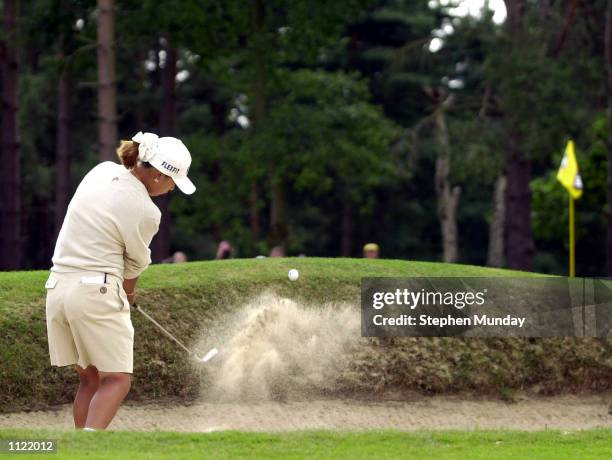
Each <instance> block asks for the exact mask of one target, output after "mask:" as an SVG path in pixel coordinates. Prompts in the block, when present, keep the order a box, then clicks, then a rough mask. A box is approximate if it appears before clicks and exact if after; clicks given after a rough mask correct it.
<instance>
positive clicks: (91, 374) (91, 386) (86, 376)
mask: <svg viewBox="0 0 612 460" xmlns="http://www.w3.org/2000/svg"><path fill="white" fill-rule="evenodd" d="M76 370H77V372H78V374H79V381H80V382H79V389H78V390H77V394H76V396H75V398H74V404H73V406H72V413H73V415H74V427H75V428H83V427H84V426H85V421H86V420H87V412H88V410H89V403H90V402H91V398H93V395H94V394H95V393H96V391H97V390H98V383H99V381H100V376H99V375H98V369H96V368H95V367H94V366H87V367H86V368H85V369H83V368H82V367H81V366H79V365H78V364H77V365H76Z"/></svg>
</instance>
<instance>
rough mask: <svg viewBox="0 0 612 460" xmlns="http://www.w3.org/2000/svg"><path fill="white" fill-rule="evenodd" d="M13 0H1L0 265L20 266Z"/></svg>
mask: <svg viewBox="0 0 612 460" xmlns="http://www.w3.org/2000/svg"><path fill="white" fill-rule="evenodd" d="M15 15H16V11H15V1H14V0H5V1H4V11H3V20H2V29H3V37H2V38H3V40H2V42H1V43H0V63H1V64H0V65H1V68H0V71H1V73H2V93H1V105H2V107H1V113H2V115H1V116H2V136H1V140H0V150H1V153H2V171H3V179H2V185H3V186H2V214H1V216H0V217H1V218H0V229H1V235H0V236H1V242H0V267H1V268H3V269H18V268H20V267H21V250H22V247H21V199H20V198H21V197H20V194H21V186H20V184H21V167H20V150H19V136H18V126H17V108H18V87H17V84H18V71H19V65H18V59H17V55H18V53H17V37H16V35H17V28H16V17H15Z"/></svg>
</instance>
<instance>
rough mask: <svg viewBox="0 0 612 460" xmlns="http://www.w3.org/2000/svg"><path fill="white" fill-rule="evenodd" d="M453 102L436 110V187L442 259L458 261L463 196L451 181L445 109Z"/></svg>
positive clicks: (449, 99) (447, 101)
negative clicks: (458, 226)
mask: <svg viewBox="0 0 612 460" xmlns="http://www.w3.org/2000/svg"><path fill="white" fill-rule="evenodd" d="M451 103H452V98H451V97H450V96H449V97H447V98H446V100H445V101H444V102H442V103H441V104H440V105H439V107H438V108H437V109H436V112H435V115H434V116H435V122H436V138H437V142H438V147H439V149H440V150H439V152H438V157H437V158H436V173H435V179H434V180H435V188H436V197H437V200H438V219H439V220H440V230H441V233H442V248H443V253H442V260H443V261H444V262H449V263H452V262H456V261H457V259H458V257H459V249H458V246H459V242H458V235H457V233H458V232H457V208H458V206H459V199H460V197H461V188H460V187H457V186H455V187H451V185H450V181H449V178H448V176H449V171H450V147H449V140H448V128H447V126H446V115H445V110H446V109H447V108H448V106H449V105H450V104H451Z"/></svg>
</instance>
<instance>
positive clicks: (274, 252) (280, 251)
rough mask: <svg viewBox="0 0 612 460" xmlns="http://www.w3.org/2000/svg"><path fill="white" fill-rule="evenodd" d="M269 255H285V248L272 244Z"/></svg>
mask: <svg viewBox="0 0 612 460" xmlns="http://www.w3.org/2000/svg"><path fill="white" fill-rule="evenodd" d="M270 257H285V250H284V249H283V247H282V246H274V247H273V248H272V250H271V251H270Z"/></svg>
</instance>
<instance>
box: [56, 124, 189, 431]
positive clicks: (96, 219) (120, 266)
mask: <svg viewBox="0 0 612 460" xmlns="http://www.w3.org/2000/svg"><path fill="white" fill-rule="evenodd" d="M117 155H118V156H119V159H120V160H121V163H122V165H119V164H117V163H113V162H112V161H106V162H103V163H100V164H99V165H97V166H96V167H94V168H93V169H92V170H91V171H89V173H87V175H86V176H85V177H84V179H83V180H82V181H81V183H80V184H79V186H78V188H77V190H76V192H75V194H74V196H73V197H72V200H71V201H70V204H69V205H68V210H67V212H66V217H65V218H64V223H63V224H62V228H61V230H60V232H59V235H58V238H57V243H56V245H55V252H54V254H53V266H52V268H51V273H50V275H49V278H48V280H47V282H46V284H45V287H46V289H47V302H46V312H47V336H48V339H49V355H50V357H51V364H52V365H54V366H71V365H74V366H75V368H76V371H77V372H78V375H79V379H80V384H79V389H78V391H77V393H76V397H75V399H74V407H73V413H74V425H75V427H76V428H83V429H85V430H88V431H93V430H98V429H104V428H106V427H107V426H108V425H109V423H110V422H111V420H112V419H113V417H114V416H115V414H116V413H117V410H118V409H119V406H120V405H121V402H122V401H123V399H124V398H125V396H126V395H127V393H128V391H129V389H130V384H131V374H132V370H133V346H134V328H133V327H132V322H131V320H130V306H131V305H132V304H133V302H134V296H135V288H136V283H137V282H138V277H139V276H140V274H141V273H142V272H143V271H144V270H145V269H146V268H147V267H148V265H149V264H150V263H151V251H150V250H149V244H150V243H151V239H152V238H153V236H154V235H155V234H156V233H157V230H158V229H159V222H160V218H161V213H160V211H159V209H158V208H157V206H156V205H155V204H154V203H153V201H152V200H151V197H152V196H160V195H164V194H165V193H168V192H170V191H172V190H174V186H175V185H176V186H177V187H178V188H179V189H180V190H181V191H182V192H184V193H186V194H192V193H193V192H194V191H195V186H194V185H193V183H192V182H191V181H190V180H189V178H188V177H187V172H188V170H189V166H190V164H191V155H190V154H189V151H188V150H187V148H186V147H185V145H184V144H183V143H182V142H181V141H180V140H178V139H176V138H173V137H161V138H160V137H158V136H157V135H156V134H153V133H142V132H139V133H138V134H136V135H135V136H134V137H133V138H132V140H130V141H121V145H120V146H119V148H118V149H117Z"/></svg>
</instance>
